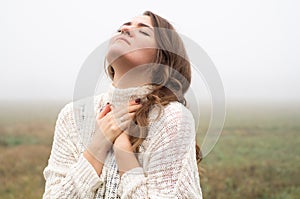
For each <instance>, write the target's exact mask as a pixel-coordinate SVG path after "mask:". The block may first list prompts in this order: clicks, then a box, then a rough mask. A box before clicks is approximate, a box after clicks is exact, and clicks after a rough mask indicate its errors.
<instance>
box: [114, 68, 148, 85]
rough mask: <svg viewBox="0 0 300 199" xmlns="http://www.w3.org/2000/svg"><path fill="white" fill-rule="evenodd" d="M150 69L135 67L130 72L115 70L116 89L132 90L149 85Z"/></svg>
mask: <svg viewBox="0 0 300 199" xmlns="http://www.w3.org/2000/svg"><path fill="white" fill-rule="evenodd" d="M149 68H150V67H148V68H147V67H140V66H139V67H134V68H132V69H130V70H128V71H120V70H115V74H114V79H113V85H114V86H115V87H116V88H130V87H137V86H143V85H145V84H149V83H150V82H151V81H150V80H151V78H150V74H151V71H150V70H151V69H149Z"/></svg>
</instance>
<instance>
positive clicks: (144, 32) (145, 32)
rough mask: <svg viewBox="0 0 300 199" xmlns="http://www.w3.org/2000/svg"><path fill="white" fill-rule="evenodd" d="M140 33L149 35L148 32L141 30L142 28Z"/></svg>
mask: <svg viewBox="0 0 300 199" xmlns="http://www.w3.org/2000/svg"><path fill="white" fill-rule="evenodd" d="M140 33H142V34H144V35H146V36H150V35H149V34H148V33H146V32H144V31H142V30H140Z"/></svg>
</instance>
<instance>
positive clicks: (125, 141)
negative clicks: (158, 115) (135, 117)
mask: <svg viewBox="0 0 300 199" xmlns="http://www.w3.org/2000/svg"><path fill="white" fill-rule="evenodd" d="M130 106H136V107H138V108H140V107H141V105H140V100H139V99H137V100H134V101H131V102H129V107H130ZM135 112H136V111H135ZM113 147H114V150H116V149H122V150H125V151H132V145H131V143H130V140H129V133H128V131H126V130H125V131H123V132H122V133H121V134H120V135H119V136H118V137H117V138H116V140H115V142H114V146H113Z"/></svg>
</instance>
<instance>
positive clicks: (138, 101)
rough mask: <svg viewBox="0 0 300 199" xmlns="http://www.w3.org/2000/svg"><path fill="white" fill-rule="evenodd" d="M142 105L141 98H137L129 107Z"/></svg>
mask: <svg viewBox="0 0 300 199" xmlns="http://www.w3.org/2000/svg"><path fill="white" fill-rule="evenodd" d="M135 104H141V98H136V99H135V100H131V101H130V102H129V105H135Z"/></svg>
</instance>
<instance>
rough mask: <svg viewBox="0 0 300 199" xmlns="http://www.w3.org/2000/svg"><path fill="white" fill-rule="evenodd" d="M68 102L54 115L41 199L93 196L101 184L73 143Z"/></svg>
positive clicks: (71, 113) (71, 118)
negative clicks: (50, 146) (56, 117)
mask: <svg viewBox="0 0 300 199" xmlns="http://www.w3.org/2000/svg"><path fill="white" fill-rule="evenodd" d="M76 136H77V137H78V133H77V132H76V125H75V120H74V115H73V105H72V102H71V103H68V104H67V105H65V107H64V108H63V109H62V110H61V111H60V113H59V114H58V119H57V121H56V125H55V132H54V139H53V145H52V150H51V154H50V158H49V160H48V165H47V167H46V168H45V169H44V172H43V174H44V177H45V180H46V184H45V192H44V195H43V198H44V199H46V198H59V199H62V198H85V199H87V198H93V197H94V195H95V192H96V190H97V189H98V188H101V186H102V185H103V180H102V179H101V176H100V177H99V176H98V175H97V173H96V171H95V170H94V168H93V167H92V165H91V164H90V163H89V162H88V161H87V160H86V159H85V158H84V157H83V155H82V153H80V150H79V149H78V146H77V145H76V140H77V139H78V138H77V137H76Z"/></svg>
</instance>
